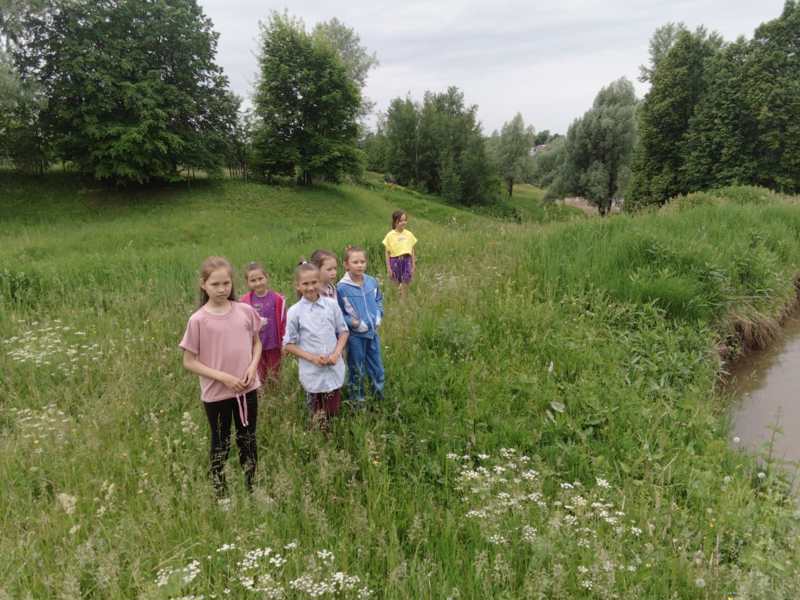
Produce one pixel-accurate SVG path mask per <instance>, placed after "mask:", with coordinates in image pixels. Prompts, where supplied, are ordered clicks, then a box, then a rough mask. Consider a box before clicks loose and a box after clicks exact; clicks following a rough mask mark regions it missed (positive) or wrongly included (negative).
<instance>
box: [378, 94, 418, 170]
mask: <svg viewBox="0 0 800 600" xmlns="http://www.w3.org/2000/svg"><path fill="white" fill-rule="evenodd" d="M418 124H419V114H418V112H417V107H416V106H415V105H414V102H413V100H411V98H405V99H404V98H395V99H394V100H392V102H391V103H390V104H389V109H388V110H387V112H386V163H385V168H386V170H387V172H388V174H389V176H390V177H392V178H393V179H394V180H395V181H397V183H399V184H400V185H409V184H411V183H412V182H413V181H415V180H416V178H417V128H418Z"/></svg>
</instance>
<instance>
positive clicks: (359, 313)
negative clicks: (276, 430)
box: [336, 246, 384, 407]
mask: <svg viewBox="0 0 800 600" xmlns="http://www.w3.org/2000/svg"><path fill="white" fill-rule="evenodd" d="M344 268H345V271H346V273H345V275H344V277H342V279H341V280H340V281H339V284H338V285H337V286H336V292H337V296H338V301H339V307H340V308H341V309H342V313H343V314H344V320H345V323H347V326H348V328H349V329H350V337H349V338H348V339H347V368H348V371H349V393H350V397H351V399H352V400H353V401H354V402H355V403H356V406H359V407H361V406H364V375H365V374H366V375H369V378H370V381H371V382H372V392H373V394H374V395H375V397H376V398H377V399H382V398H383V386H384V371H383V360H382V359H381V340H380V337H379V336H378V327H380V324H381V320H382V319H383V295H382V294H381V290H380V287H379V286H378V281H377V280H376V279H375V278H374V277H371V276H369V275H367V273H366V270H367V253H366V252H365V251H364V250H363V248H358V247H356V246H348V247H347V249H346V250H345V252H344Z"/></svg>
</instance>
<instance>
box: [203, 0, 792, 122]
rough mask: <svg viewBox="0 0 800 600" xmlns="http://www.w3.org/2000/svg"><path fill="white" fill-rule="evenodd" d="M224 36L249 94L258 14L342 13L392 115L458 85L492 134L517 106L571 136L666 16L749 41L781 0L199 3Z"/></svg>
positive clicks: (315, 17)
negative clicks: (410, 101) (373, 60)
mask: <svg viewBox="0 0 800 600" xmlns="http://www.w3.org/2000/svg"><path fill="white" fill-rule="evenodd" d="M199 2H200V4H201V5H202V6H203V8H204V10H205V12H206V14H207V15H208V16H209V17H210V18H211V19H212V21H213V22H214V27H215V29H216V30H217V31H218V32H219V33H220V39H219V47H218V55H217V61H218V63H219V64H220V65H222V67H223V68H224V69H225V72H226V73H227V75H228V77H229V78H230V81H231V86H232V87H233V90H234V91H235V92H236V93H237V94H239V95H241V96H243V97H245V98H249V97H250V96H251V94H252V88H253V81H254V76H255V73H256V69H257V64H256V58H255V53H256V51H257V36H258V30H259V25H258V23H259V21H260V20H266V19H267V18H268V17H269V13H270V11H271V10H273V9H274V10H278V11H283V10H284V9H287V10H288V11H289V13H290V14H292V15H294V16H296V17H300V18H301V19H302V20H303V21H304V22H305V24H306V27H307V29H308V30H311V29H312V28H313V26H314V24H316V23H318V22H320V21H327V20H329V19H331V18H332V17H337V18H338V19H339V20H340V21H342V22H344V23H345V24H346V25H347V26H349V27H352V28H353V29H354V30H355V31H356V32H357V33H358V34H359V35H360V36H361V42H362V44H363V45H364V46H366V47H367V49H369V50H370V51H372V52H375V53H376V54H377V56H378V59H379V60H380V65H379V66H378V67H376V68H375V69H373V70H372V71H371V72H370V75H369V79H368V81H367V87H366V91H365V92H366V95H367V97H369V98H371V99H372V100H374V101H375V102H376V103H377V109H378V110H385V109H386V107H387V106H388V104H389V102H390V101H391V100H392V99H393V98H396V97H397V96H406V94H410V95H411V97H412V98H414V99H415V100H419V99H421V98H422V95H423V94H424V93H425V91H426V90H431V91H442V90H444V89H446V88H447V86H449V85H455V86H457V87H459V88H460V89H461V90H462V91H463V92H464V95H465V99H466V102H467V103H468V104H477V105H478V107H479V108H478V115H479V118H480V120H481V122H482V123H483V130H484V132H485V133H487V134H488V133H491V131H492V130H494V129H499V128H500V127H501V126H502V124H503V122H504V121H508V120H510V119H511V118H512V117H513V116H514V115H515V114H516V113H517V112H520V113H522V116H523V117H524V119H525V123H526V124H531V125H533V126H534V127H535V128H536V130H537V131H539V130H542V129H550V130H551V131H557V132H561V133H564V132H565V131H566V129H567V127H568V126H569V124H570V123H571V122H572V120H573V119H575V118H576V117H578V116H580V115H582V114H583V113H584V112H585V111H586V110H587V109H588V108H589V107H590V106H591V103H592V100H593V99H594V96H595V95H596V94H597V92H598V91H599V90H600V88H601V87H603V86H604V85H606V84H608V83H610V82H611V81H613V80H615V79H618V78H619V77H622V76H625V77H627V78H628V79H630V80H631V81H633V82H634V84H635V85H636V89H637V94H638V95H639V96H642V95H643V94H644V93H645V92H646V88H645V87H644V86H643V85H642V84H640V83H639V82H638V81H637V80H636V78H637V76H638V74H639V65H640V64H642V63H645V62H647V60H648V54H647V46H648V41H649V39H650V36H651V35H652V33H653V31H654V30H655V29H656V28H657V27H658V26H660V25H663V24H664V23H667V22H669V21H683V22H684V23H686V24H687V25H688V26H689V27H690V28H694V27H696V26H698V25H705V26H706V27H707V28H708V29H713V30H716V31H718V32H719V33H721V34H722V35H723V37H724V38H725V39H726V40H733V39H735V38H736V37H738V36H740V35H744V36H746V37H751V36H752V34H753V30H754V29H755V28H756V27H757V26H758V25H759V24H760V23H762V22H763V21H767V20H770V19H774V18H776V17H777V16H779V15H780V13H781V10H782V8H783V0H758V1H754V0H693V1H685V0H632V1H629V2H623V1H622V0H605V1H603V2H600V1H584V0H560V1H559V0H556V1H551V2H548V3H547V4H545V3H544V2H535V3H534V2H530V1H529V2H525V1H523V0H493V1H486V0H484V1H482V2H475V1H468V0H437V1H429V2H417V1H413V0H406V1H404V0H399V1H398V0H394V1H393V2H384V1H381V0H349V1H348V2H333V1H331V0H299V1H294V2H292V3H286V2H285V1H284V2H282V3H281V2H277V1H274V0H199Z"/></svg>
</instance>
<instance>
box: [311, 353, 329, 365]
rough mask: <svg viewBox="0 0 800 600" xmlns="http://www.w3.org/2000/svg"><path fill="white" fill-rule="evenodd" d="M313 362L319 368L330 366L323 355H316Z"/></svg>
mask: <svg viewBox="0 0 800 600" xmlns="http://www.w3.org/2000/svg"><path fill="white" fill-rule="evenodd" d="M311 362H313V363H314V364H315V365H317V366H318V367H324V366H325V365H327V364H328V361H327V359H326V358H325V357H324V356H322V355H321V354H315V355H314V359H313V360H312V361H311Z"/></svg>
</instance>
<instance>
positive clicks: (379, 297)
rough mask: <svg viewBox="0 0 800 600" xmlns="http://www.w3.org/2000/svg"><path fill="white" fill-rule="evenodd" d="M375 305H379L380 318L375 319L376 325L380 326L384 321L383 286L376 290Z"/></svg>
mask: <svg viewBox="0 0 800 600" xmlns="http://www.w3.org/2000/svg"><path fill="white" fill-rule="evenodd" d="M375 304H377V305H378V316H377V318H376V319H375V324H376V325H380V324H381V321H383V294H382V293H381V286H378V287H377V288H375Z"/></svg>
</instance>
